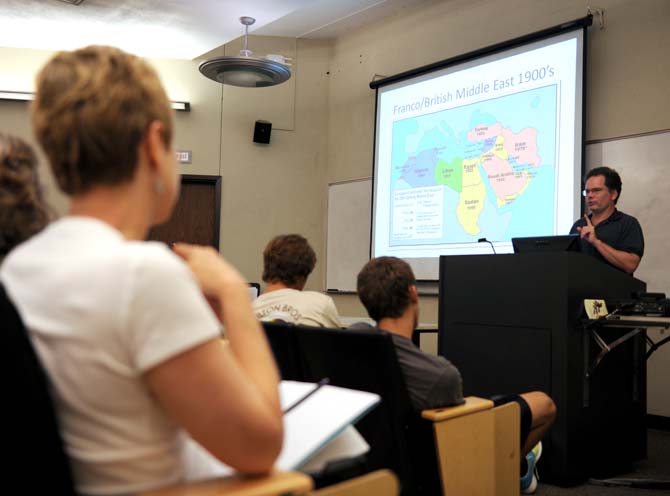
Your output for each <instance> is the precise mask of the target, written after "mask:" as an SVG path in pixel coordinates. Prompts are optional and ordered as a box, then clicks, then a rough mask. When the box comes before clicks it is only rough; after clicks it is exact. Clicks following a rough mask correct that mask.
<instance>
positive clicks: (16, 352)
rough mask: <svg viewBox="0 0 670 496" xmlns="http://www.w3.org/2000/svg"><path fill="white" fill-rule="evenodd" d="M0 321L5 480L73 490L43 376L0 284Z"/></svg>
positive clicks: (25, 490) (44, 489)
mask: <svg viewBox="0 0 670 496" xmlns="http://www.w3.org/2000/svg"><path fill="white" fill-rule="evenodd" d="M0 321H1V322H2V325H1V327H2V331H1V335H2V345H1V346H0V350H2V351H1V353H2V359H0V363H1V364H2V365H1V366H0V367H1V369H0V370H2V377H3V388H2V389H3V403H4V407H3V408H2V425H3V427H4V435H3V439H2V440H3V450H4V451H5V454H6V455H7V458H6V460H7V461H6V462H5V463H4V465H3V472H4V474H5V476H4V477H5V481H4V482H5V485H6V486H7V487H14V488H20V490H19V492H21V493H22V494H63V495H74V494H75V491H74V484H73V482H72V476H71V472H70V466H69V463H68V458H67V456H66V455H65V452H64V451H63V445H62V441H61V437H60V434H59V430H58V423H57V420H56V415H55V412H54V408H53V404H52V402H51V396H50V392H49V383H48V380H47V377H46V375H45V373H44V370H43V369H42V366H41V364H40V362H39V360H38V358H37V355H36V354H35V350H34V349H33V346H32V343H31V342H30V339H29V337H28V335H27V333H26V330H25V327H24V325H23V322H22V321H21V318H20V317H19V314H18V312H17V311H16V309H15V308H14V305H13V304H12V302H11V301H10V300H9V297H8V296H7V294H6V292H5V289H4V287H2V285H0Z"/></svg>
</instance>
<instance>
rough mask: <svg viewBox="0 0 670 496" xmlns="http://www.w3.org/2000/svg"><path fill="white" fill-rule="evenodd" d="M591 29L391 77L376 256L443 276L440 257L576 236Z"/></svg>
mask: <svg viewBox="0 0 670 496" xmlns="http://www.w3.org/2000/svg"><path fill="white" fill-rule="evenodd" d="M584 31H585V30H584V28H583V26H580V27H579V28H578V29H573V30H571V31H567V32H560V33H559V34H556V35H553V36H551V37H548V38H542V39H539V40H536V41H530V42H525V43H523V44H521V45H519V44H514V45H511V46H510V47H509V48H506V49H496V50H495V51H494V53H491V54H488V55H485V56H479V57H477V58H472V59H468V60H462V61H459V62H458V63H456V64H447V63H448V61H447V62H445V64H447V65H446V66H444V65H443V66H440V67H439V68H436V69H435V70H432V71H430V72H423V71H422V72H421V73H420V74H418V75H416V76H413V77H412V76H411V75H410V76H408V77H398V78H389V79H390V80H393V81H391V82H389V84H384V81H380V84H379V85H378V87H377V114H376V133H375V163H374V175H373V184H374V187H373V188H374V195H373V198H374V201H373V222H372V247H371V253H372V255H373V256H375V257H376V256H381V255H392V256H397V257H400V258H403V259H405V260H407V261H408V262H409V263H410V264H411V265H412V267H413V268H414V271H415V274H416V276H417V278H418V279H428V280H431V279H432V280H435V279H437V278H438V257H439V256H440V255H450V254H453V255H461V254H488V253H493V250H495V252H497V253H511V252H512V244H511V238H513V237H525V236H546V235H554V234H567V233H568V231H569V230H570V227H571V226H572V223H573V222H574V220H575V219H576V218H577V217H578V216H579V215H580V205H581V201H580V199H581V196H580V193H579V192H580V189H581V176H582V153H583V135H582V115H583V101H582V100H583V84H584V82H583V78H584V75H583V57H584ZM483 52H484V53H486V51H485V50H484V51H483ZM401 76H402V75H401ZM373 84H374V83H373ZM483 240H486V241H488V242H491V243H492V244H493V245H494V246H491V243H482V242H481V241H483Z"/></svg>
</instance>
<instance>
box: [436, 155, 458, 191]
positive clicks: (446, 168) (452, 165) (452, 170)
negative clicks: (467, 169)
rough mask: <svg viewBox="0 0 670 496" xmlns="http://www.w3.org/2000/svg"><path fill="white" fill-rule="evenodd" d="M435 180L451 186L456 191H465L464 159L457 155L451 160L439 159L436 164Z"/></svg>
mask: <svg viewBox="0 0 670 496" xmlns="http://www.w3.org/2000/svg"><path fill="white" fill-rule="evenodd" d="M435 182H436V183H437V184H444V185H446V186H449V187H450V188H451V189H453V190H454V191H457V192H458V193H460V192H461V191H463V159H462V158H460V157H456V158H455V159H453V160H452V161H451V162H447V161H445V160H442V159H440V160H438V162H437V164H436V165H435Z"/></svg>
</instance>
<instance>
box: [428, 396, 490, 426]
mask: <svg viewBox="0 0 670 496" xmlns="http://www.w3.org/2000/svg"><path fill="white" fill-rule="evenodd" d="M491 408H493V401H491V400H486V399H484V398H478V397H476V396H468V397H466V398H465V403H464V404H462V405H456V406H448V407H444V408H434V409H432V410H423V411H422V412H421V417H423V418H425V419H426V420H431V421H433V422H442V421H443V420H448V419H452V418H456V417H462V416H463V415H469V414H471V413H476V412H481V411H482V410H489V409H491Z"/></svg>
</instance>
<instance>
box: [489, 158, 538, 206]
mask: <svg viewBox="0 0 670 496" xmlns="http://www.w3.org/2000/svg"><path fill="white" fill-rule="evenodd" d="M482 167H484V172H486V175H487V176H488V178H489V184H490V185H491V188H493V191H494V192H495V194H496V196H497V197H498V198H500V199H503V198H506V197H508V196H514V195H516V194H518V193H519V192H520V191H521V190H522V189H523V188H524V187H525V186H526V183H527V182H528V176H527V175H526V174H516V173H515V172H514V169H512V166H511V165H510V164H509V162H508V161H507V160H501V159H500V158H499V157H498V156H497V155H495V154H494V153H486V154H484V156H483V157H482Z"/></svg>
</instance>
